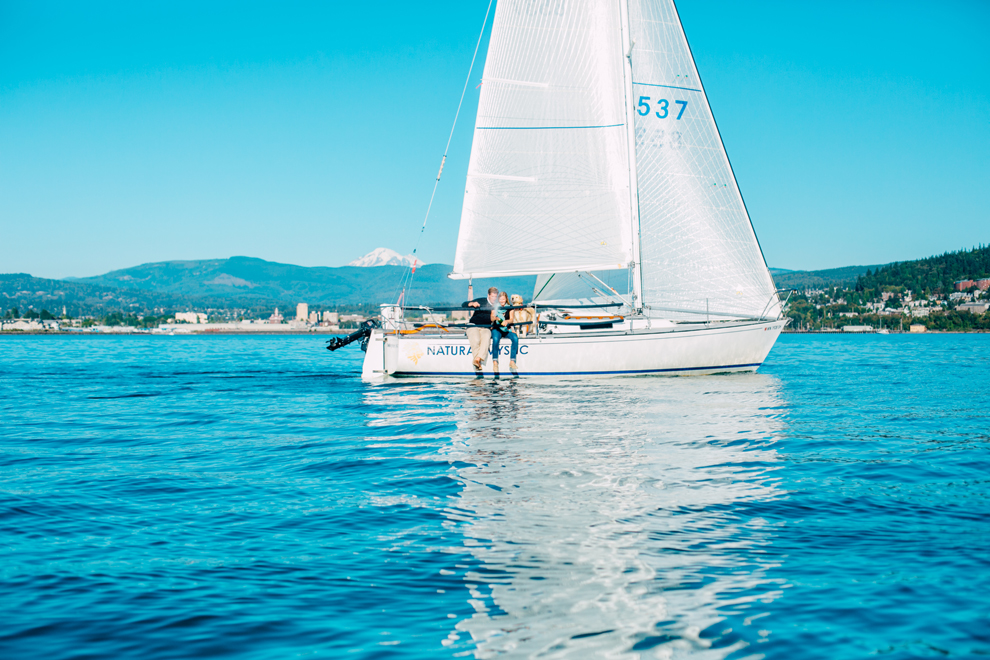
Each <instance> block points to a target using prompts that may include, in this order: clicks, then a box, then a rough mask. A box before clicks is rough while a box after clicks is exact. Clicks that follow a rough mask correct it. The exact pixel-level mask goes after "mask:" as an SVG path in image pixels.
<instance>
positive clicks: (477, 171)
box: [451, 0, 632, 278]
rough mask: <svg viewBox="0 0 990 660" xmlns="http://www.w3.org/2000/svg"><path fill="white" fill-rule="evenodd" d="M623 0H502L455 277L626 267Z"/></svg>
mask: <svg viewBox="0 0 990 660" xmlns="http://www.w3.org/2000/svg"><path fill="white" fill-rule="evenodd" d="M620 33H621V30H620V23H619V3H618V2H602V1H601V0H584V1H581V0H566V1H565V0H545V1H542V2H532V1H529V2H524V1H522V0H500V2H499V3H498V5H497V9H496V13H495V20H494V23H493V26H492V35H491V42H490V45H489V49H488V58H487V61H486V62H485V72H484V77H483V84H482V87H481V95H480V100H479V107H478V117H477V123H476V126H475V130H474V142H473V145H472V148H471V160H470V164H469V168H468V177H467V186H466V189H465V191H464V206H463V211H462V214H461V226H460V233H459V235H458V239H457V253H456V256H455V259H454V272H453V273H452V275H451V277H455V278H465V277H471V276H474V277H478V276H483V275H512V274H519V273H547V272H555V271H568V270H569V271H578V270H601V269H614V268H625V267H627V266H628V264H629V261H630V259H631V256H630V255H631V254H632V252H631V241H632V228H631V221H630V208H629V199H630V196H629V158H628V151H627V149H628V147H627V133H626V131H627V127H626V119H625V109H624V101H625V92H624V89H623V73H622V57H623V51H622V46H621V43H620V42H621V37H620Z"/></svg>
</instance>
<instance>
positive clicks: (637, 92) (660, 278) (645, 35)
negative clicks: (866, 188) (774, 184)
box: [629, 0, 779, 318]
mask: <svg viewBox="0 0 990 660" xmlns="http://www.w3.org/2000/svg"><path fill="white" fill-rule="evenodd" d="M629 10H630V32H631V37H632V40H633V42H634V46H633V49H632V69H633V99H632V102H633V104H634V105H635V106H636V114H635V130H636V163H637V176H638V188H639V213H640V229H641V243H640V250H641V262H642V271H643V299H644V302H645V303H646V305H648V306H649V307H651V308H652V310H651V314H654V315H657V314H660V315H663V316H668V317H671V316H675V317H676V316H683V314H680V313H678V312H676V311H674V310H692V311H694V312H696V313H697V314H705V313H706V311H707V312H712V313H716V314H725V315H736V316H744V317H759V316H769V317H776V316H777V314H778V312H779V303H778V300H777V297H776V294H775V286H774V282H773V279H772V278H771V276H770V273H769V271H768V270H767V267H766V263H765V261H764V259H763V254H762V252H761V250H760V246H759V244H758V243H757V240H756V234H755V233H754V231H753V227H752V224H751V223H750V218H749V214H748V213H747V211H746V208H745V206H744V205H743V200H742V196H741V194H740V192H739V188H738V186H737V184H736V180H735V176H734V175H733V173H732V169H731V167H730V166H729V160H728V158H727V157H726V154H725V149H724V147H723V145H722V140H721V137H720V136H719V133H718V129H717V127H716V126H715V120H714V118H713V116H712V113H711V109H710V108H709V106H708V99H707V97H706V95H705V92H704V89H703V88H702V86H701V80H700V78H699V77H698V72H697V69H696V68H695V64H694V58H693V57H692V56H691V52H690V50H689V48H688V44H687V39H686V37H685V36H684V32H683V30H682V28H681V23H680V19H679V17H678V15H677V10H676V9H675V7H674V4H673V2H672V1H671V0H629ZM686 316H687V317H692V316H694V317H695V318H697V316H696V315H695V314H687V315H686Z"/></svg>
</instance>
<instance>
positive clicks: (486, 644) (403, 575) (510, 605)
mask: <svg viewBox="0 0 990 660" xmlns="http://www.w3.org/2000/svg"><path fill="white" fill-rule="evenodd" d="M361 356H362V354H361V353H360V352H359V351H357V350H351V349H345V350H343V351H340V352H339V353H338V354H334V355H330V354H328V353H327V352H326V351H324V350H322V342H321V341H320V340H319V339H317V338H310V337H191V338H179V337H143V338H142V337H116V338H114V337H84V338H76V337H16V338H14V337H5V338H2V339H0V415H2V419H3V427H2V428H3V431H2V441H0V452H2V453H0V474H2V475H3V478H2V483H0V553H2V562H0V581H2V582H0V593H2V597H0V598H2V600H0V602H2V603H3V609H2V611H3V614H4V616H3V623H2V625H0V656H2V657H4V658H36V657H44V658H108V657H113V658H124V657H141V658H187V657H207V656H208V657H237V658H289V657H307V658H310V657H326V658H336V657H345V656H346V657H355V658H371V657H382V658H442V657H476V658H495V657H509V658H529V657H540V658H597V657H601V658H644V659H645V658H681V657H691V658H706V659H707V658H747V657H754V658H755V657H768V658H829V659H833V658H846V657H848V658H860V657H865V656H870V655H883V656H884V657H890V658H915V657H928V656H931V657H944V656H946V655H948V656H953V657H956V656H958V657H967V656H978V655H986V654H990V606H988V603H990V600H988V596H987V594H988V593H990V551H988V547H990V502H988V495H990V487H988V476H987V475H988V471H990V456H988V449H990V420H988V418H990V415H988V412H990V395H988V390H990V336H986V335H958V336H920V337H918V336H894V335H891V336H886V337H884V336H863V337H848V336H842V337H828V336H786V335H785V336H783V337H781V339H780V341H779V342H778V344H777V346H776V347H775V349H774V351H773V352H772V353H771V355H770V357H769V359H768V361H767V364H766V365H765V366H764V367H763V369H761V371H760V373H758V374H747V375H742V374H740V375H731V376H717V377H689V378H626V379H602V380H557V381H536V380H525V379H523V380H518V381H514V380H503V381H498V382H495V381H492V380H486V381H471V382H459V383H443V382H417V383H401V384H389V385H384V386H368V385H365V384H362V383H361V382H360V380H359V378H358V374H359V371H360V362H359V360H360V358H361Z"/></svg>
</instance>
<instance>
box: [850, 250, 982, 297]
mask: <svg viewBox="0 0 990 660" xmlns="http://www.w3.org/2000/svg"><path fill="white" fill-rule="evenodd" d="M987 277H990V246H983V245H981V246H980V247H978V248H973V249H972V250H960V251H959V252H946V253H945V254H942V255H939V256H936V257H928V258H927V259H918V260H916V261H904V262H901V263H892V264H887V265H886V266H881V267H880V268H878V269H877V270H876V271H869V270H868V271H866V274H864V275H861V276H860V277H859V278H858V279H857V280H856V290H857V291H867V290H874V291H877V290H880V289H882V288H883V287H887V286H898V287H905V288H907V289H910V290H911V291H914V292H916V293H917V294H922V293H924V294H926V295H928V294H933V293H935V294H947V293H951V292H952V290H953V284H954V283H955V282H958V281H959V280H967V279H982V278H987Z"/></svg>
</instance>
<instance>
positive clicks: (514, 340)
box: [492, 291, 519, 374]
mask: <svg viewBox="0 0 990 660" xmlns="http://www.w3.org/2000/svg"><path fill="white" fill-rule="evenodd" d="M508 305H509V294H507V293H506V292H505V291H503V292H501V293H500V294H498V304H497V305H496V306H495V307H494V308H493V309H492V371H494V372H495V373H496V374H498V352H499V342H500V341H501V340H502V338H503V337H506V338H508V340H509V342H510V343H511V348H510V349H509V371H511V372H512V373H513V374H515V373H518V370H517V369H516V355H518V353H519V336H518V335H517V334H516V333H514V332H512V331H511V330H510V329H509V327H510V324H511V323H512V310H511V309H509V310H507V309H505V308H506V307H508Z"/></svg>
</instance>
